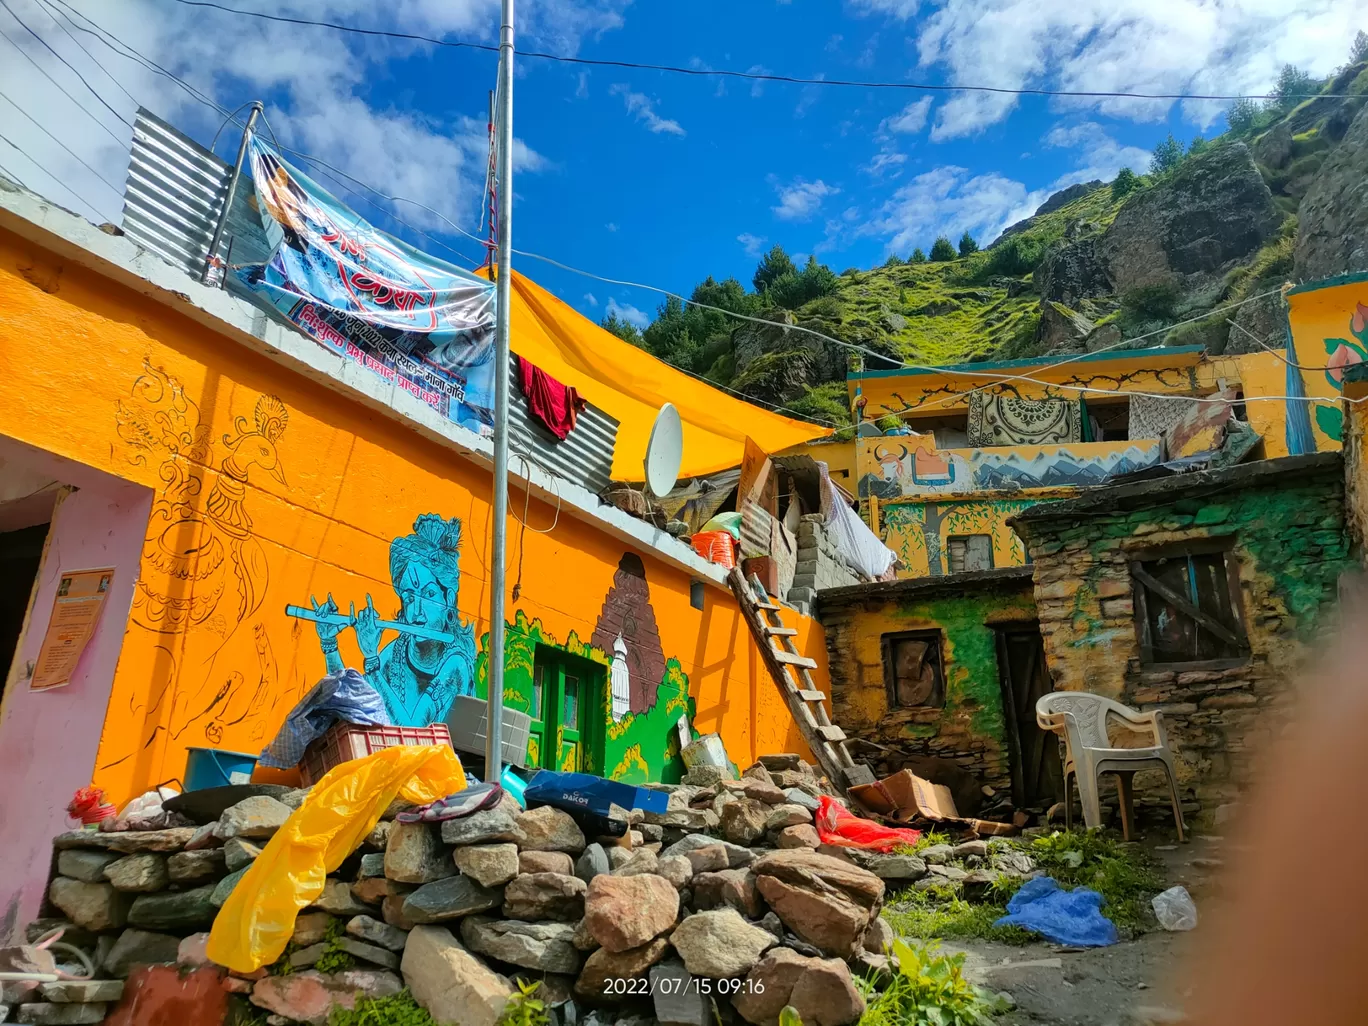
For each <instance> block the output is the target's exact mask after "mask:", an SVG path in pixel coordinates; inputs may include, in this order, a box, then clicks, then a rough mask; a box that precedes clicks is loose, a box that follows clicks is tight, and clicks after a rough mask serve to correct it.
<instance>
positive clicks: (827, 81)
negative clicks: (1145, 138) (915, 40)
mask: <svg viewBox="0 0 1368 1026" xmlns="http://www.w3.org/2000/svg"><path fill="white" fill-rule="evenodd" d="M176 3H179V4H183V5H185V6H186V7H208V8H212V9H213V10H216V11H224V12H226V13H228V14H236V15H240V16H243V17H248V18H259V19H261V20H263V21H275V22H282V23H284V24H287V25H306V26H309V27H311V28H326V29H332V30H333V31H335V32H347V33H350V34H352V35H358V36H373V37H378V38H383V39H401V40H405V41H407V42H415V43H429V44H431V45H433V46H443V47H449V48H452V49H461V50H478V51H483V52H485V53H498V52H499V48H498V47H497V46H495V45H493V44H491V43H472V42H469V41H465V40H455V39H438V38H437V37H435V36H424V35H421V34H419V33H416V32H396V31H393V30H389V29H367V28H360V27H359V26H356V25H342V24H339V23H337V22H332V21H320V20H317V19H313V18H291V17H288V16H286V15H281V14H267V13H266V12H264V11H246V10H243V9H241V8H238V7H227V6H225V5H223V4H218V3H212V2H210V0H176ZM518 56H519V57H523V58H533V59H536V60H546V61H555V62H557V63H561V64H579V65H589V66H593V67H606V68H627V69H632V70H637V71H664V72H669V73H670V74H674V75H687V76H690V77H693V78H731V79H743V80H745V81H750V82H782V83H787V84H790V85H805V86H807V85H812V86H853V87H856V88H861V89H897V90H911V91H919V92H931V93H958V92H967V93H998V94H1006V95H1011V96H1066V97H1078V98H1084V99H1089V98H1091V99H1110V98H1123V99H1137V100H1223V101H1224V100H1231V101H1233V100H1266V99H1269V98H1270V95H1269V94H1266V93H1265V94H1254V95H1248V94H1221V95H1217V94H1205V93H1135V92H1121V91H1101V90H1077V89H1031V88H1019V89H1009V88H1006V87H1003V86H983V85H943V84H940V83H932V82H887V81H867V80H859V79H842V78H802V77H800V76H797V75H775V74H771V73H769V72H756V71H727V70H724V69H717V68H685V67H680V66H678V65H672V64H645V63H642V62H639V61H615V60H603V59H597V58H591V57H570V56H566V55H564V54H554V53H543V52H540V51H536V50H519V51H518ZM1316 96H1320V97H1324V98H1326V99H1332V100H1343V99H1348V98H1349V95H1348V94H1342V95H1341V94H1336V93H1306V94H1297V95H1295V96H1291V95H1289V96H1285V97H1282V99H1288V100H1309V99H1312V98H1313V97H1316Z"/></svg>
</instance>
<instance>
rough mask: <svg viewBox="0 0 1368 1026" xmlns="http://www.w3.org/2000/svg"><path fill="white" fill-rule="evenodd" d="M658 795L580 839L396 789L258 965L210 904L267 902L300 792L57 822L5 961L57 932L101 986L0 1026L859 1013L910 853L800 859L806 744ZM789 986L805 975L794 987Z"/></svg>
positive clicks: (71, 989)
mask: <svg viewBox="0 0 1368 1026" xmlns="http://www.w3.org/2000/svg"><path fill="white" fill-rule="evenodd" d="M650 786H651V788H652V789H654V790H659V791H663V792H665V795H664V796H663V798H664V800H663V801H662V802H660V804H661V806H662V808H660V809H657V810H655V811H650V812H646V811H643V810H640V809H633V810H630V811H629V810H624V809H617V808H614V810H613V812H614V815H613V819H614V820H616V821H617V822H618V824H619V825H620V826H622V827H624V828H627V829H626V832H625V833H624V836H623V837H621V838H611V837H597V838H595V837H594V836H593V833H592V830H593V828H594V827H595V826H596V825H597V824H600V823H602V822H603V821H602V820H599V819H596V818H594V817H586V816H584V815H577V814H571V813H568V812H565V811H562V810H560V809H557V808H553V807H551V806H541V807H537V808H533V809H531V810H527V811H524V810H523V809H522V808H520V807H519V806H518V804H517V803H516V802H514V800H513V799H512V798H511V797H510V796H509V795H508V794H506V793H505V794H503V795H502V796H499V801H498V803H497V804H495V805H494V806H493V807H492V808H489V809H485V810H481V811H476V812H474V813H472V814H469V815H466V816H464V817H459V818H452V819H448V820H445V821H444V822H441V823H426V822H414V823H408V822H402V821H398V820H396V819H395V817H396V816H397V815H398V814H401V813H403V812H404V811H407V810H408V809H411V808H412V807H411V806H408V805H406V804H405V803H403V802H402V801H396V802H393V803H391V805H390V807H389V809H388V811H387V812H386V813H385V815H384V818H382V819H381V820H380V822H378V823H376V824H375V825H374V827H373V829H371V830H370V832H369V833H368V834H366V835H364V836H363V837H362V839H361V841H360V843H359V845H358V847H357V848H356V850H355V851H354V852H353V853H352V854H350V855H349V856H348V857H347V858H346V859H345V860H343V861H342V863H341V864H340V865H338V866H336V867H334V868H333V871H332V872H331V873H330V874H329V875H328V876H327V878H326V879H325V880H321V881H319V880H317V878H316V877H315V878H314V879H315V881H316V882H317V883H321V884H322V889H321V892H318V893H316V895H315V897H314V900H313V901H312V903H311V904H309V905H308V907H306V908H304V909H303V910H301V912H300V914H299V915H298V916H297V917H295V918H294V919H293V922H292V923H286V924H284V926H285V929H286V931H287V932H286V933H285V934H284V936H281V935H280V934H279V933H278V932H275V931H272V930H270V929H269V928H268V927H267V926H263V928H262V930H261V932H260V933H258V934H257V942H258V943H259V944H260V946H261V949H262V950H263V953H264V954H265V957H266V959H267V960H270V963H271V964H269V965H266V966H261V967H258V966H257V962H258V961H260V959H258V958H253V957H251V956H250V955H249V954H248V946H247V942H246V941H245V939H244V937H245V934H246V933H247V927H246V926H245V925H244V926H242V927H241V929H232V930H224V931H222V933H221V934H220V935H216V936H214V938H213V941H212V942H211V940H210V931H212V930H213V929H214V927H215V922H216V919H217V917H218V916H219V915H220V913H221V912H222V914H224V915H225V916H245V915H246V912H245V908H249V907H251V905H250V904H248V905H247V906H244V905H243V904H241V902H240V896H239V895H238V894H237V893H236V892H237V891H238V890H243V891H246V892H248V893H250V894H252V895H253V900H254V899H255V896H256V895H257V894H261V893H263V892H273V893H275V894H276V895H277V897H279V894H280V889H281V888H280V883H279V882H278V880H277V878H275V877H273V876H272V873H273V872H275V873H278V872H280V867H281V866H282V865H283V864H284V862H285V861H287V860H288V861H290V864H292V865H295V866H298V865H299V860H300V859H302V858H303V856H301V855H300V854H299V851H298V849H296V850H295V851H294V853H293V854H288V853H286V852H284V851H281V850H279V849H278V847H277V841H280V842H288V840H289V839H290V838H292V837H293V835H294V833H295V831H297V830H301V829H303V828H302V827H300V826H299V822H298V821H296V822H295V823H293V824H291V826H290V827H286V826H285V824H286V823H287V821H288V820H289V818H290V817H291V815H292V813H293V812H294V810H295V809H296V808H297V807H299V806H302V805H303V804H304V803H306V802H307V801H309V797H308V795H309V792H307V791H286V789H284V788H282V789H280V791H278V792H277V795H278V797H275V798H273V797H269V796H266V795H257V796H252V797H248V798H246V799H245V800H244V801H242V802H239V803H238V804H237V805H234V806H232V807H230V808H228V809H226V810H225V811H223V812H222V813H221V815H220V816H219V817H218V818H217V819H207V821H203V822H200V821H201V820H205V819H206V816H204V815H201V813H204V812H205V810H207V809H208V808H209V806H208V805H204V804H199V805H196V804H194V803H191V804H189V805H187V806H184V808H185V810H186V811H185V813H184V814H182V813H175V814H169V815H170V818H169V819H168V818H167V817H168V814H164V813H158V814H157V817H156V819H155V821H153V822H151V823H149V824H143V825H153V826H158V827H161V828H159V829H147V830H136V831H135V830H130V831H109V832H102V831H78V832H73V833H67V834H62V835H60V836H58V837H57V838H56V839H55V840H54V842H53V846H54V848H55V852H54V858H53V862H52V864H53V869H54V874H53V876H52V879H51V881H50V883H49V886H48V907H47V909H46V910H45V912H46V917H45V918H43V919H40V920H38V921H35V922H33V923H31V924H29V925H28V927H27V928H26V930H25V935H26V938H27V940H28V942H29V943H28V944H26V945H23V946H20V947H15V948H4V947H0V968H4V969H9V968H11V967H14V966H17V967H19V968H21V969H24V970H25V971H30V972H44V973H51V972H53V971H54V968H55V963H54V961H53V954H52V953H50V952H48V951H47V950H43V949H40V948H38V947H36V946H34V943H33V942H35V941H37V940H38V939H39V938H40V937H42V936H43V935H45V934H46V933H48V932H49V931H51V930H52V929H55V928H61V929H63V930H65V934H64V940H66V941H67V942H69V943H72V944H75V945H76V946H78V947H79V948H82V949H83V950H84V951H85V952H86V953H87V954H88V956H89V957H90V959H91V961H92V962H93V964H94V966H95V971H96V976H97V978H96V979H95V980H94V981H89V982H84V983H69V982H66V983H49V984H41V983H38V982H28V981H0V1022H5V1021H16V1022H20V1023H50V1024H73V1023H99V1022H109V1023H113V1024H116V1026H141V1024H144V1023H148V1022H172V1021H177V1022H187V1023H194V1024H195V1026H223V1024H226V1023H229V1022H248V1021H251V1022H260V1021H262V1019H263V1018H265V1021H266V1022H269V1023H271V1024H272V1026H289V1024H297V1023H310V1024H313V1026H325V1024H326V1023H328V1022H330V1021H335V1020H334V1019H333V1015H334V1013H335V1012H336V1011H337V1010H338V1009H352V1008H354V1007H355V1006H356V1005H357V1003H358V1002H360V1001H361V1000H363V999H390V1000H391V1001H392V1002H396V1003H408V1002H416V1003H417V1004H418V1005H420V1006H422V1007H423V1008H425V1009H427V1010H428V1012H430V1013H431V1016H432V1019H433V1020H435V1021H436V1022H439V1023H454V1022H459V1023H461V1024H462V1026H495V1024H496V1022H497V1021H498V1018H499V1016H500V1014H501V1013H502V1012H503V1010H504V1008H505V1005H506V1004H507V1003H508V1001H509V999H510V998H511V997H512V996H513V995H514V994H515V993H516V988H515V984H516V983H518V982H519V981H522V982H525V983H528V984H530V983H532V982H534V981H537V982H539V984H540V986H539V989H538V991H537V998H538V999H540V1000H542V1001H543V1002H544V1003H545V1006H546V1009H547V1011H548V1013H549V1016H550V1024H551V1026H573V1024H576V1023H579V1024H581V1026H608V1024H610V1023H613V1022H615V1021H619V1020H621V1019H627V1020H630V1021H633V1022H636V1023H638V1024H639V1026H658V1024H659V1023H660V1022H664V1023H668V1024H670V1026H712V1024H713V1023H714V1022H717V1021H723V1020H722V1019H721V1018H720V1016H724V1017H725V1021H727V1022H748V1023H753V1024H757V1026H760V1024H764V1023H772V1022H773V1021H774V1020H775V1018H776V1017H777V1015H778V1012H779V1010H780V1009H781V1008H782V1007H783V1006H784V1005H786V1004H792V1005H794V1006H796V1007H798V1009H799V1012H800V1014H801V1016H802V1018H803V1020H804V1021H805V1022H810V1023H812V1022H821V1023H826V1024H828V1026H847V1024H850V1023H853V1022H855V1021H856V1020H857V1019H858V1018H859V1016H860V1015H861V1013H862V1012H863V1011H864V1009H865V1004H864V1000H863V998H862V997H861V996H860V994H859V992H858V991H857V989H856V987H855V985H854V982H853V978H852V974H851V970H850V968H849V966H850V965H853V966H855V967H856V968H857V969H858V970H859V971H860V972H862V973H863V972H872V971H877V970H879V969H880V967H882V968H883V969H886V968H887V961H886V959H885V958H884V955H883V954H882V952H883V951H884V950H885V946H886V945H887V944H888V943H889V942H890V941H891V939H892V934H891V932H890V931H889V929H888V927H887V925H886V924H885V923H884V922H883V921H882V920H881V919H880V918H879V911H880V908H881V906H882V903H883V899H884V893H885V886H886V885H885V880H888V881H889V884H888V886H906V885H909V884H911V883H912V882H913V881H914V880H916V879H918V878H919V877H921V876H923V875H925V874H926V873H927V872H928V869H927V867H926V865H925V864H924V863H923V862H922V861H921V860H919V859H909V858H907V857H904V856H892V855H889V856H879V855H874V854H872V853H870V854H868V855H866V856H865V857H864V858H863V859H862V860H860V862H859V864H858V865H857V864H856V860H855V859H854V858H853V857H848V856H847V855H846V853H845V849H828V850H830V851H832V853H833V854H832V855H827V854H822V853H819V852H818V851H816V850H815V849H816V848H817V847H818V846H819V844H820V841H819V838H818V835H817V832H816V829H815V827H814V826H813V817H814V812H815V810H817V809H818V808H820V800H821V798H823V797H826V796H828V795H829V794H830V790H829V788H828V786H827V784H826V782H825V781H823V780H820V779H819V778H818V777H817V776H816V774H815V773H814V771H813V768H812V767H811V766H810V765H808V764H807V763H805V762H803V761H802V759H801V758H800V757H799V756H798V755H794V754H776V755H765V756H763V757H762V758H761V761H760V762H757V763H756V764H754V765H752V766H750V767H749V768H748V769H747V770H746V771H745V773H744V774H743V775H742V776H741V778H740V779H730V777H729V776H728V775H727V774H725V773H723V772H722V771H720V770H718V769H717V768H715V767H701V768H696V769H695V770H693V771H691V772H690V774H689V776H688V778H686V783H684V784H680V785H669V784H653V785H650ZM215 811H216V810H215ZM306 814H307V812H306ZM191 815H193V821H192V820H190V819H188V818H187V817H189V816H191ZM316 821H317V820H316V819H315V822H316ZM623 821H625V822H623ZM168 822H170V823H187V824H189V825H175V826H167V825H166V824H167V823H168ZM195 822H198V825H194V823H195ZM354 828H355V827H354V824H353V825H351V826H348V827H347V828H346V829H348V830H352V829H354ZM585 828H588V831H589V832H588V834H587V835H586V829H585ZM282 830H283V832H284V837H281V838H278V839H277V838H276V834H277V832H280V831H282ZM309 840H310V841H311V842H313V843H318V844H319V845H320V846H321V845H322V842H321V841H319V840H318V839H317V838H310V839H309ZM864 854H865V853H857V855H864ZM303 886H305V887H307V884H305V885H303ZM282 900H283V899H282ZM234 906H237V907H236V908H234ZM258 911H259V908H258ZM237 921H238V922H239V923H241V922H242V921H241V920H237ZM287 938H288V943H287V942H286V941H287ZM282 949H283V950H282ZM211 952H212V954H213V956H214V958H221V959H223V960H224V962H226V963H228V964H227V965H222V964H216V962H215V961H214V960H212V959H211ZM58 954H59V955H60V953H58ZM277 955H278V956H279V957H276V956H277ZM848 963H849V964H848ZM178 973H179V975H180V977H181V979H182V980H184V981H189V982H186V983H185V987H182V988H181V989H182V990H185V989H186V988H189V987H190V986H191V984H193V989H195V991H196V993H197V994H199V997H198V998H196V999H195V1001H194V1002H193V1003H192V1005H193V1006H191V1005H186V1004H185V1002H184V1001H182V1006H181V1011H182V1013H183V1014H181V1015H179V1016H170V1017H166V1016H158V1015H151V1014H150V1013H149V1012H148V1011H147V1008H148V1007H151V1006H149V1004H148V1001H147V1000H146V999H147V992H148V989H149V987H151V988H152V989H156V987H157V986H159V985H165V984H166V983H167V978H168V977H169V978H170V979H171V980H172V981H174V980H175V979H176V977H177V974H178ZM149 974H151V975H149ZM799 976H804V977H805V978H807V977H811V978H813V979H815V980H818V981H819V982H818V985H817V987H816V989H815V990H814V989H812V988H809V990H810V991H811V993H805V992H803V991H800V990H798V989H795V982H796V980H797V979H798V977H799ZM738 979H743V980H744V981H745V984H746V985H745V986H744V987H740V988H738V987H737V986H736V985H732V986H731V987H730V988H729V987H727V986H722V985H719V984H718V982H717V981H728V980H730V981H735V980H738ZM695 980H697V981H698V982H697V983H695ZM159 981H160V982H159ZM662 981H664V982H662ZM738 989H739V990H740V991H741V995H740V996H738V997H737V998H736V999H735V1001H731V1000H729V998H728V996H727V995H734V994H737V993H738ZM405 991H407V994H405V993H404V992H405ZM760 994H764V995H765V999H764V1000H763V1001H757V1000H750V997H751V996H756V995H760ZM709 995H716V1003H717V1006H719V1007H715V1006H714V1000H713V998H712V997H709ZM184 996H185V995H184V994H182V998H184ZM140 1002H141V1003H140ZM249 1006H250V1007H249ZM11 1011H13V1012H14V1015H13V1018H12V1020H10V1019H7V1018H6V1016H7V1015H8V1014H9V1013H10V1012H11ZM107 1016H108V1018H106V1017H107ZM149 1016H150V1017H149ZM380 1018H381V1017H380V1016H378V1015H377V1016H376V1018H375V1021H380ZM367 1021H370V1019H369V1018H367ZM384 1021H387V1022H388V1021H392V1020H391V1019H390V1018H388V1017H385V1018H384ZM406 1021H407V1020H406Z"/></svg>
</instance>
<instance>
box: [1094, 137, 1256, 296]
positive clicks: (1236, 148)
mask: <svg viewBox="0 0 1368 1026" xmlns="http://www.w3.org/2000/svg"><path fill="white" fill-rule="evenodd" d="M1282 219H1283V218H1282V214H1281V213H1280V212H1279V211H1278V208H1277V206H1276V205H1275V204H1274V202H1273V194H1272V193H1271V192H1270V191H1269V188H1268V185H1267V183H1266V182H1265V181H1264V180H1263V177H1262V176H1261V175H1260V174H1259V169H1258V168H1257V167H1255V166H1254V160H1253V158H1252V157H1251V156H1250V153H1249V150H1248V148H1247V147H1246V146H1245V145H1244V144H1243V143H1235V144H1233V145H1228V146H1217V147H1214V148H1213V149H1212V150H1211V151H1210V152H1208V153H1203V154H1201V155H1200V156H1196V157H1193V158H1192V159H1191V160H1188V161H1186V162H1185V163H1184V164H1183V165H1182V166H1181V167H1180V168H1179V169H1178V171H1177V172H1176V173H1175V174H1174V175H1173V177H1172V178H1171V179H1170V180H1168V181H1167V182H1164V183H1162V184H1160V185H1158V186H1156V187H1155V188H1153V189H1149V190H1147V191H1145V192H1143V193H1141V194H1140V195H1138V196H1136V197H1135V198H1134V199H1133V200H1131V201H1130V202H1129V203H1127V204H1126V205H1125V206H1123V207H1122V208H1121V210H1120V212H1119V213H1118V214H1117V215H1116V220H1115V221H1113V222H1112V224H1111V227H1110V228H1108V229H1107V231H1106V233H1105V234H1104V235H1103V236H1102V238H1101V240H1100V242H1099V243H1098V247H1097V248H1098V256H1099V257H1100V258H1101V261H1102V264H1103V266H1104V267H1105V268H1106V272H1107V277H1108V279H1109V280H1110V281H1111V284H1112V288H1113V290H1114V291H1116V292H1117V293H1118V294H1120V295H1124V294H1125V293H1127V292H1129V291H1130V290H1131V289H1136V288H1143V287H1146V286H1156V285H1168V286H1175V287H1178V288H1194V287H1200V286H1201V285H1204V284H1207V283H1208V282H1209V281H1210V279H1211V278H1212V277H1213V276H1219V275H1220V274H1222V273H1224V272H1225V271H1227V270H1229V269H1230V268H1231V267H1232V266H1233V265H1234V263H1235V262H1236V261H1238V260H1241V259H1242V258H1245V257H1248V256H1249V255H1250V254H1251V253H1254V252H1255V251H1257V250H1258V249H1259V247H1260V246H1262V245H1263V244H1264V242H1265V241H1267V240H1268V239H1269V238H1270V237H1271V236H1272V235H1273V233H1274V232H1275V231H1277V229H1278V225H1279V224H1280V223H1281V222H1282Z"/></svg>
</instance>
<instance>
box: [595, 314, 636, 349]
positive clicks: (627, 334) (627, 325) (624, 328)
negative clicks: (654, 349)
mask: <svg viewBox="0 0 1368 1026" xmlns="http://www.w3.org/2000/svg"><path fill="white" fill-rule="evenodd" d="M599 327H600V328H602V329H603V330H604V331H608V332H612V333H613V334H614V335H616V336H617V337H618V338H620V339H622V341H624V342H630V343H631V344H632V345H634V346H636V347H637V348H638V349H644V348H646V343H645V342H644V341H642V338H641V329H640V328H638V327H637V326H636V325H635V324H633V323H631V322H630V321H624V320H623V319H622V318H621V317H619V316H618V315H617V314H615V313H610V314H609V315H608V316H607V317H605V318H603V320H601V321H599Z"/></svg>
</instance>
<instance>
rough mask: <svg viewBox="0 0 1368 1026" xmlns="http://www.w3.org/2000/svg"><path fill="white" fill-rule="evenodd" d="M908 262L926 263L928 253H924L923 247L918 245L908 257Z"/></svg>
mask: <svg viewBox="0 0 1368 1026" xmlns="http://www.w3.org/2000/svg"><path fill="white" fill-rule="evenodd" d="M907 262H908V263H909V264H924V263H926V254H925V253H923V252H922V248H921V247H920V246H918V247H917V248H916V249H914V250H913V251H912V255H911V256H910V257H908V258H907Z"/></svg>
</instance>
